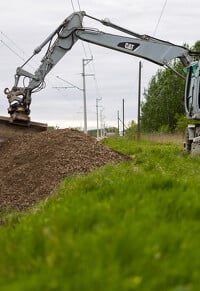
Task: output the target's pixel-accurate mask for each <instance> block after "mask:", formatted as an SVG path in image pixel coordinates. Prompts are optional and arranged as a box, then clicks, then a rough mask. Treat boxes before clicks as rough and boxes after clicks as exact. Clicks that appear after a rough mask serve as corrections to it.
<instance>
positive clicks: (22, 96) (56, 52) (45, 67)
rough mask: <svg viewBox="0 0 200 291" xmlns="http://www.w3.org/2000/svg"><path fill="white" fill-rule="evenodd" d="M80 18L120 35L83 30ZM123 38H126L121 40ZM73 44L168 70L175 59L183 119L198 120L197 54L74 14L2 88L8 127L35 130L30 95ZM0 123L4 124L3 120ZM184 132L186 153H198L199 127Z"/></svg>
mask: <svg viewBox="0 0 200 291" xmlns="http://www.w3.org/2000/svg"><path fill="white" fill-rule="evenodd" d="M84 17H89V18H90V19H93V20H95V21H97V22H100V23H101V24H103V25H105V26H108V27H110V28H112V29H115V30H118V31H120V32H122V33H123V35H115V34H110V33H105V32H102V31H100V30H98V29H96V28H85V27H84V26H83V18H84ZM124 34H126V35H128V36H124ZM77 40H82V41H85V42H89V43H92V44H96V45H99V46H103V47H106V48H109V49H112V50H116V51H119V52H122V53H125V54H129V55H132V56H135V57H139V58H143V59H146V60H148V61H150V62H153V63H155V64H158V65H160V66H164V67H170V62H171V61H172V60H174V59H176V58H178V59H179V60H180V61H181V62H182V64H183V66H184V68H185V72H186V77H185V79H186V82H185V99H184V100H185V112H186V116H187V118H188V119H191V120H200V61H194V59H195V58H194V57H197V56H199V55H200V54H199V53H197V52H193V51H191V50H189V49H187V48H186V47H183V46H179V45H175V44H173V43H171V42H168V41H164V40H161V39H157V38H155V37H152V36H149V35H145V34H138V33H135V32H133V31H131V30H129V29H126V28H123V27H121V26H118V25H116V24H114V23H112V22H110V21H109V19H104V20H101V19H98V18H96V17H93V16H91V15H88V14H87V13H86V12H85V11H78V12H74V13H72V14H71V15H70V16H69V17H67V18H66V19H65V20H64V21H63V22H62V23H61V24H60V25H59V26H58V27H57V28H56V29H55V30H54V31H53V32H52V33H51V34H50V35H49V36H48V37H47V38H46V39H45V40H44V41H43V42H42V43H41V45H40V46H38V47H37V48H36V49H35V50H34V52H33V54H32V56H31V57H30V58H29V59H28V60H27V61H26V62H25V63H24V64H23V65H22V66H21V67H18V68H17V70H16V74H15V81H14V86H13V87H12V89H11V90H9V89H8V88H5V90H4V93H5V94H6V96H7V99H8V102H9V108H8V113H9V115H10V117H9V122H10V123H11V124H17V125H26V126H34V125H35V127H37V123H35V124H34V122H32V121H31V120H30V105H31V98H32V94H33V93H35V92H38V91H39V90H41V89H43V88H44V84H45V81H44V80H45V77H46V75H47V74H48V73H49V72H50V71H51V70H52V69H53V68H54V66H55V65H56V64H57V63H58V62H59V61H60V60H61V58H62V57H63V56H64V55H65V54H66V53H67V52H68V51H69V50H71V48H72V47H73V45H74V44H75V43H76V41H77ZM45 46H47V50H46V53H45V55H44V57H43V58H42V60H41V64H40V66H39V67H38V69H37V70H36V71H35V72H34V73H30V72H28V71H26V70H25V69H24V66H25V65H26V64H27V63H28V62H29V61H30V60H31V59H32V58H33V57H34V56H35V55H36V54H38V53H40V52H41V50H42V49H43V48H44V47H45ZM24 78H28V85H27V86H25V85H24V83H23V82H22V84H23V85H20V84H19V83H20V82H21V80H22V79H24ZM2 119H4V120H5V118H2ZM0 120H1V118H0ZM38 127H41V128H44V127H45V126H43V125H41V126H40V125H38ZM186 132H187V134H186V140H185V148H186V150H187V151H188V152H191V151H193V152H196V151H198V150H199V151H200V125H198V124H196V125H193V124H192V125H189V126H188V128H187V130H186Z"/></svg>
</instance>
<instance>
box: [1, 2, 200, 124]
mask: <svg viewBox="0 0 200 291" xmlns="http://www.w3.org/2000/svg"><path fill="white" fill-rule="evenodd" d="M163 8H164V10H163ZM74 9H75V10H76V11H79V10H80V9H81V10H84V11H86V12H87V13H88V14H90V15H92V16H94V17H96V18H100V19H104V18H109V19H110V21H111V22H113V23H115V24H117V25H119V26H123V27H125V28H128V29H130V30H132V31H134V32H137V33H140V34H149V35H154V36H155V37H157V38H161V39H164V40H168V41H170V42H173V43H175V44H178V45H182V44H183V43H185V42H186V43H188V44H189V45H193V44H194V43H195V42H196V41H197V40H199V39H200V32H199V27H200V17H199V15H200V2H199V0H190V1H189V0H168V1H166V0H151V1H146V0H122V1H117V0H101V1H100V0H79V1H78V0H73V1H71V0H57V1H55V0H42V1H41V0H17V1H14V0H6V1H1V2H0V11H1V17H0V40H1V42H0V90H1V92H2V93H1V95H0V115H4V116H7V107H8V104H7V99H6V97H5V95H4V94H3V90H4V88H5V87H8V88H9V89H11V88H12V86H13V85H14V74H15V70H16V68H17V67H18V66H20V65H22V64H23V59H27V58H28V57H29V56H31V55H32V52H33V50H34V49H35V48H36V47H37V46H38V45H39V44H40V43H42V41H43V40H44V39H45V38H46V37H47V36H48V35H49V34H50V33H51V32H53V31H54V30H55V29H56V28H57V26H58V25H59V24H60V23H61V22H63V20H64V19H65V18H67V17H68V16H69V15H70V14H71V13H72V12H73V11H74ZM162 12H163V13H162ZM161 16H162V17H161ZM84 26H86V27H92V28H98V29H100V30H102V31H105V32H110V33H113V34H120V32H117V31H116V30H112V29H108V28H107V27H105V26H103V25H101V24H99V23H97V22H95V21H90V20H88V19H87V18H85V19H84ZM44 54H45V49H44V50H43V51H42V52H41V53H40V55H39V58H37V59H35V60H33V61H31V63H30V65H31V66H30V67H28V66H27V67H26V69H27V70H29V71H30V72H34V71H35V69H37V67H38V66H39V61H40V59H41V58H42V57H43V56H44ZM91 55H93V58H94V61H93V62H91V63H90V64H88V65H87V66H86V73H87V74H88V75H94V76H87V77H86V89H87V90H86V92H87V120H88V121H87V122H88V128H94V127H96V99H97V98H98V99H99V98H102V101H100V102H99V106H101V107H99V111H100V110H102V116H103V118H104V122H105V124H106V126H113V125H114V126H117V112H118V111H119V113H120V117H121V118H122V99H124V100H125V121H126V124H128V121H131V120H135V121H136V120H137V94H138V93H137V92H138V91H137V90H138V64H139V61H140V59H138V58H136V57H132V56H129V55H126V54H123V53H120V52H116V51H112V50H109V49H106V48H102V47H99V46H95V45H92V44H91V45H88V44H87V43H84V45H83V44H82V43H81V41H79V42H77V43H76V44H75V46H74V47H73V48H72V50H71V51H70V52H68V53H67V54H66V55H65V56H64V57H63V58H62V59H61V60H60V62H59V63H58V64H57V66H55V67H54V69H53V70H52V71H51V72H50V73H49V74H48V75H47V77H46V79H45V81H46V88H45V89H44V90H42V91H40V92H38V93H35V94H33V96H32V97H33V101H32V106H31V110H32V112H31V118H32V120H35V121H45V122H48V123H49V124H54V125H59V126H60V125H61V124H63V125H64V126H66V127H74V126H77V127H83V125H84V124H83V94H82V91H81V90H77V89H75V88H68V89H63V88H60V87H64V86H67V84H66V83H65V82H63V81H61V80H60V79H58V78H56V76H59V77H60V78H62V79H64V80H66V81H69V82H71V83H73V84H75V85H76V86H78V87H80V88H82V82H83V80H82V75H81V73H82V59H83V58H90V57H91ZM142 64H143V68H142V91H143V90H144V88H147V87H148V83H149V81H150V80H151V77H152V76H153V75H154V74H155V73H156V71H157V70H158V69H159V66H157V65H155V64H153V63H150V62H147V61H144V60H142ZM54 87H59V88H54Z"/></svg>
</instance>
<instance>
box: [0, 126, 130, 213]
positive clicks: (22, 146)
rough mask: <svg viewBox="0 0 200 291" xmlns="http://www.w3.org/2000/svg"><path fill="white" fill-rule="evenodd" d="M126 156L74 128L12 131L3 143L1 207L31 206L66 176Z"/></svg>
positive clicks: (0, 153) (21, 207) (0, 151)
mask: <svg viewBox="0 0 200 291" xmlns="http://www.w3.org/2000/svg"><path fill="white" fill-rule="evenodd" d="M126 159H128V157H126V156H124V155H122V154H120V153H117V152H115V151H113V150H110V149H108V148H106V147H105V146H103V145H102V144H101V143H99V142H97V141H96V139H95V138H91V137H88V136H86V135H85V134H84V133H82V132H80V131H77V130H73V129H59V130H55V131H47V132H41V133H35V134H25V135H21V136H15V135H12V137H8V138H7V139H6V140H4V141H3V142H1V143H0V177H1V179H0V210H5V209H8V208H12V209H16V210H23V209H27V208H30V207H32V206H33V205H35V204H36V203H37V202H39V201H41V200H42V199H46V198H48V197H49V196H50V195H51V194H52V191H53V190H54V189H55V187H56V186H57V185H58V184H59V183H60V182H61V181H62V180H63V179H64V178H65V177H67V176H71V175H77V174H82V173H88V172H89V171H91V170H93V169H95V168H98V167H100V166H103V165H105V164H107V163H118V162H121V161H123V160H126Z"/></svg>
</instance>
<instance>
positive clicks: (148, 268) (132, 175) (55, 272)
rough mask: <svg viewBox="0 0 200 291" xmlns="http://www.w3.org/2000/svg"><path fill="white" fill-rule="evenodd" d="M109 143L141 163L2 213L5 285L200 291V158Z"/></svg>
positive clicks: (0, 272)
mask: <svg viewBox="0 0 200 291" xmlns="http://www.w3.org/2000/svg"><path fill="white" fill-rule="evenodd" d="M104 143H105V144H106V145H108V146H109V147H112V148H114V149H116V150H118V151H121V152H123V153H125V154H128V155H130V156H131V157H132V160H131V161H130V162H126V163H123V164H120V165H116V166H111V165H108V166H106V167H104V168H101V169H99V170H97V171H94V172H92V173H91V174H89V175H87V176H82V177H77V178H69V179H66V180H65V181H64V182H63V183H62V185H60V187H59V189H58V191H57V193H56V194H55V196H54V197H52V198H51V199H49V200H48V201H47V202H44V203H41V204H40V205H39V206H37V208H36V209H34V210H33V211H31V212H28V213H10V214H5V213H2V214H1V217H0V219H1V221H2V222H3V223H4V225H2V226H1V228H0V250H1V255H0V286H1V290H3V291H4V290H6V291H7V290H12V291H15V290H20V291H21V290H22V291H23V290H67V291H68V290H69V291H79V290H86V291H94V290H95V291H98V290H101V291H124V290H127V291H129V290H141V291H157V290H158V291H165V290H166V291H167V290H171V291H193V290H194V291H197V290H199V286H200V259H199V257H200V250H199V244H200V194H199V193H200V179H199V177H200V157H195V158H194V157H193V158H192V157H190V156H188V155H187V154H185V153H184V152H183V150H182V149H181V148H180V147H179V146H176V145H172V144H158V143H147V142H141V143H136V142H133V141H130V140H126V139H124V138H113V139H107V140H105V141H104Z"/></svg>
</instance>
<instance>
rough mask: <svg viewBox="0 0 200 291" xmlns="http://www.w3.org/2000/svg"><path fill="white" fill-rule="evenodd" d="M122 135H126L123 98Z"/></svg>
mask: <svg viewBox="0 0 200 291" xmlns="http://www.w3.org/2000/svg"><path fill="white" fill-rule="evenodd" d="M122 135H123V136H124V99H122Z"/></svg>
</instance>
